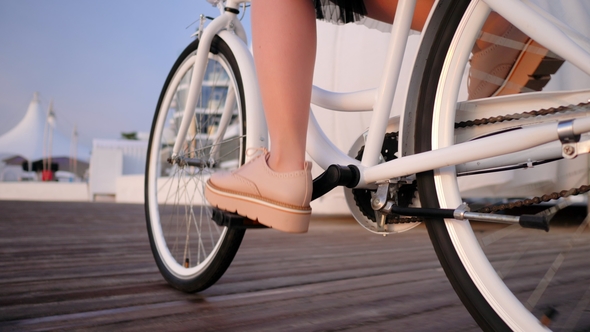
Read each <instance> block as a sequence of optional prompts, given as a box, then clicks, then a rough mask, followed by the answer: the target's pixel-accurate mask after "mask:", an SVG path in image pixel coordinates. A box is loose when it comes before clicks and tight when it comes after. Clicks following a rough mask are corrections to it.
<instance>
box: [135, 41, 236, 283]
mask: <svg viewBox="0 0 590 332" xmlns="http://www.w3.org/2000/svg"><path fill="white" fill-rule="evenodd" d="M194 56H195V52H193V54H192V55H191V56H189V57H187V58H186V59H185V60H184V61H183V63H182V64H181V65H180V66H179V68H178V70H177V71H176V73H175V74H174V77H173V78H172V80H171V81H170V83H169V86H168V89H167V91H166V94H165V96H164V98H163V100H162V103H161V106H160V109H159V110H158V117H157V119H156V124H155V126H154V130H153V133H152V138H151V140H152V142H153V144H151V151H150V155H149V156H148V163H149V164H148V172H147V174H146V176H147V177H148V181H147V182H146V183H148V187H147V195H146V199H147V200H148V206H149V208H148V209H149V218H150V228H151V233H152V236H153V241H154V244H155V247H156V248H157V251H158V255H159V256H160V258H161V262H162V263H163V264H164V265H165V267H166V269H167V270H168V271H169V272H170V273H172V274H173V275H174V276H175V277H177V278H179V279H187V280H188V279H191V278H193V277H195V276H197V275H199V274H201V273H202V272H203V271H204V270H205V269H206V268H207V267H208V266H209V265H210V264H211V262H212V260H213V259H214V258H215V257H216V254H217V253H218V252H219V250H220V248H221V245H222V243H223V241H224V239H225V238H226V236H227V235H228V229H227V228H226V227H220V226H218V225H217V224H215V222H214V221H213V220H211V215H212V213H211V207H210V206H209V205H208V204H207V202H206V200H205V198H204V186H205V183H206V181H207V179H208V178H209V176H210V175H211V174H212V173H213V172H216V171H219V170H231V169H234V168H236V167H237V166H238V165H240V164H241V163H242V160H243V155H244V151H243V141H244V140H243V137H244V135H243V134H244V132H243V127H242V123H243V121H242V110H241V104H240V103H239V102H235V101H236V100H240V96H239V90H238V88H237V84H236V78H235V77H234V75H233V72H232V70H231V68H230V66H229V64H228V61H227V60H226V59H225V58H224V57H223V56H222V55H221V54H211V53H210V54H209V62H208V65H207V71H206V74H205V75H206V76H205V80H204V83H203V88H202V92H201V97H200V98H199V101H198V102H197V109H196V115H195V118H194V119H193V123H192V124H191V128H189V133H188V134H187V140H186V144H185V146H184V147H183V148H182V151H181V152H180V153H179V156H180V157H186V158H193V159H199V160H203V161H207V163H206V165H200V166H184V167H181V166H178V164H175V165H170V164H169V163H168V162H167V161H166V159H167V158H168V157H170V155H171V150H172V146H173V144H174V143H173V142H174V139H175V137H176V135H175V134H174V133H175V130H176V128H178V125H179V123H180V119H181V117H180V114H181V112H182V110H183V109H184V104H183V103H184V101H185V100H186V88H187V87H188V85H189V83H190V77H191V73H192V63H193V61H192V60H193V57H194ZM232 92H233V93H234V94H235V95H236V97H235V98H234V99H233V102H232V101H231V100H230V101H229V102H227V104H231V105H233V107H232V116H231V120H230V121H229V125H228V126H227V127H225V128H226V130H225V133H224V134H223V139H222V140H221V142H220V144H219V147H220V149H219V150H218V152H217V153H216V154H215V155H214V156H212V153H211V151H212V145H213V144H212V142H213V141H214V139H215V136H216V135H217V134H218V133H220V128H219V126H218V124H219V121H220V118H221V113H222V111H223V109H224V106H225V104H226V101H227V97H228V95H229V94H231V93H232ZM179 110H180V111H179Z"/></svg>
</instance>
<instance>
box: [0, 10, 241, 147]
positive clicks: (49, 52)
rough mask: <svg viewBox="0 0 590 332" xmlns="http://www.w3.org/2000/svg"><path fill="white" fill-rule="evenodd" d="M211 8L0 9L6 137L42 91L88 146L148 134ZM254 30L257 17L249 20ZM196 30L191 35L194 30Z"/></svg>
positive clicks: (64, 128)
mask: <svg viewBox="0 0 590 332" xmlns="http://www.w3.org/2000/svg"><path fill="white" fill-rule="evenodd" d="M217 13H218V10H217V9H216V8H215V7H212V5H211V4H209V3H208V2H207V1H206V0H165V1H163V0H101V1H96V0H51V1H44V0H1V1H0V135H1V134H3V133H5V132H6V131H8V130H10V128H12V127H14V126H15V125H16V124H17V123H18V122H19V121H20V120H21V119H22V118H23V117H24V115H25V112H26V110H27V107H28V105H29V103H30V101H31V99H32V98H33V94H34V93H35V92H39V95H40V100H41V107H42V109H43V110H44V111H46V110H47V108H48V105H49V102H50V100H53V108H54V110H55V113H56V118H57V123H58V127H57V130H59V131H61V132H62V133H63V134H64V135H65V136H66V137H70V135H71V132H72V130H73V127H74V125H76V126H77V128H78V133H79V141H80V143H81V144H83V145H86V146H87V147H91V144H92V139H95V138H99V139H113V138H120V137H121V133H122V132H134V131H139V132H149V129H150V126H151V121H152V117H153V115H154V110H155V108H156V103H157V100H158V96H159V93H160V90H161V89H162V85H163V83H164V80H165V79H166V76H167V74H168V71H169V70H170V68H171V67H172V65H173V63H174V61H175V60H176V58H177V57H178V56H179V55H180V53H181V52H182V50H183V49H184V48H185V47H186V46H187V45H188V44H189V43H190V42H191V41H192V38H191V34H192V33H193V32H194V31H195V29H196V28H197V27H198V22H197V23H194V24H193V25H192V26H190V27H188V26H189V25H191V23H193V22H195V21H196V20H198V19H199V16H200V14H205V15H209V16H215V15H217ZM243 22H244V24H245V26H246V29H247V30H248V31H249V26H250V23H249V15H248V14H247V15H246V17H245V18H244V21H243ZM187 27H188V28H187Z"/></svg>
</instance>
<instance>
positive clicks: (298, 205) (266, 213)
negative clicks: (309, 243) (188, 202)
mask: <svg viewBox="0 0 590 332" xmlns="http://www.w3.org/2000/svg"><path fill="white" fill-rule="evenodd" d="M269 156H270V154H269V153H268V151H266V150H263V153H262V154H260V155H258V156H256V157H255V158H254V159H252V160H251V161H250V162H248V163H247V164H245V165H244V166H242V167H241V168H239V169H237V170H235V171H233V172H231V173H230V172H219V173H214V174H213V175H211V178H210V179H209V181H207V186H206V187H205V197H206V198H207V200H208V201H209V203H211V205H213V206H216V207H218V208H219V209H222V210H226V211H230V212H235V213H237V214H239V215H241V216H245V217H247V218H249V219H252V220H258V222H259V223H261V224H263V225H265V226H268V227H271V228H274V229H277V230H280V231H284V232H290V233H305V232H307V229H308V228H309V220H310V218H311V207H310V206H309V202H310V200H311V192H312V189H313V185H312V180H311V165H312V164H311V163H310V162H306V163H305V168H304V170H302V171H296V172H288V173H277V172H275V171H273V170H271V169H270V168H269V167H268V158H269Z"/></svg>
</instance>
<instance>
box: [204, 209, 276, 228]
mask: <svg viewBox="0 0 590 332" xmlns="http://www.w3.org/2000/svg"><path fill="white" fill-rule="evenodd" d="M211 219H213V221H215V223H216V224H217V225H218V226H221V227H227V228H238V229H244V228H268V227H266V226H264V225H263V224H261V223H259V222H258V221H257V220H252V219H248V218H246V217H243V216H240V215H239V214H235V213H231V212H228V211H223V210H220V209H217V208H213V209H212V215H211Z"/></svg>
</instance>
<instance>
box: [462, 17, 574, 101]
mask: <svg viewBox="0 0 590 332" xmlns="http://www.w3.org/2000/svg"><path fill="white" fill-rule="evenodd" d="M482 37H486V38H485V40H486V41H488V42H490V41H492V42H493V44H492V45H490V46H488V47H486V48H484V49H481V50H478V49H477V47H475V48H476V49H474V50H473V56H472V57H471V60H469V62H470V63H471V68H470V70H469V86H468V92H469V99H478V98H485V97H490V96H501V95H509V94H517V93H521V92H529V91H541V90H542V89H543V87H544V86H545V85H546V84H547V83H548V82H549V80H550V79H551V74H555V72H557V70H558V69H559V67H560V66H561V64H562V63H563V59H561V58H559V57H558V56H557V55H555V54H552V53H551V52H549V51H548V50H547V49H546V48H545V47H543V46H541V45H540V44H538V43H537V42H535V41H534V40H532V39H530V38H529V37H528V36H527V35H525V34H524V33H523V32H522V31H520V30H519V29H517V28H516V27H514V26H513V25H512V24H509V23H508V26H507V29H506V31H505V32H504V34H503V35H502V36H494V35H490V34H487V35H486V34H485V33H484V36H482Z"/></svg>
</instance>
